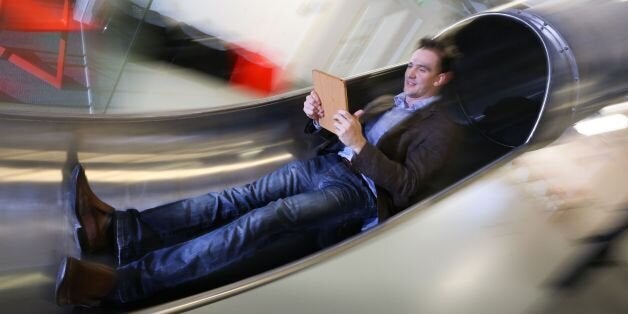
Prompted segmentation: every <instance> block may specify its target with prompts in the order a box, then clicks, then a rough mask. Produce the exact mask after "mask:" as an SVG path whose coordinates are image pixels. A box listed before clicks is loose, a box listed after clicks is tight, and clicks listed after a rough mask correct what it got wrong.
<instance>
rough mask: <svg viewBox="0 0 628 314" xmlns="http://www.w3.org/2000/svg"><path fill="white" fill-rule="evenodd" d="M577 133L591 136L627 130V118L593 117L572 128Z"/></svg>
mask: <svg viewBox="0 0 628 314" xmlns="http://www.w3.org/2000/svg"><path fill="white" fill-rule="evenodd" d="M574 128H575V129H576V130H577V131H578V133H580V134H583V135H586V136H591V135H596V134H602V133H607V132H612V131H617V130H623V129H625V128H628V117H626V116H625V115H623V114H612V115H608V116H601V117H595V118H592V119H586V120H582V121H580V122H578V123H576V125H575V126H574Z"/></svg>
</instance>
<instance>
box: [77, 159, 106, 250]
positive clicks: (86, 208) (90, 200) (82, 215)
mask: <svg viewBox="0 0 628 314" xmlns="http://www.w3.org/2000/svg"><path fill="white" fill-rule="evenodd" d="M72 184H73V186H74V193H75V196H74V212H75V214H76V218H77V219H78V221H79V223H80V224H81V228H79V229H78V230H77V235H78V240H79V245H80V246H81V250H82V251H83V252H88V253H95V252H98V251H101V250H103V249H107V248H110V247H111V243H112V241H111V239H110V237H111V235H110V234H109V233H108V230H109V227H110V225H111V219H112V217H113V211H114V209H113V207H111V206H109V205H108V204H106V203H105V202H103V201H101V200H100V199H99V198H98V197H97V196H96V195H95V194H94V192H92V189H91V188H90V187H89V183H88V182H87V177H86V176H85V170H84V169H83V166H81V165H80V164H77V165H76V166H75V167H74V170H73V171H72Z"/></svg>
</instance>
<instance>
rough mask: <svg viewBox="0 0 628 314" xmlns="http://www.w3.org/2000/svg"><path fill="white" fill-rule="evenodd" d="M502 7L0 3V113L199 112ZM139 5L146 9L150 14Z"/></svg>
mask: <svg viewBox="0 0 628 314" xmlns="http://www.w3.org/2000/svg"><path fill="white" fill-rule="evenodd" d="M505 2H506V1H488V0H485V1H470V0H467V1H452V0H442V1H436V0H434V1H429V0H387V1H381V0H348V1H331V0H277V1H272V2H268V1H246V0H233V1H229V2H225V1H222V0H221V1H219V0H186V1H170V0H3V1H0V29H1V30H0V53H1V58H0V103H1V104H0V105H2V106H1V107H0V110H2V111H4V112H12V111H15V110H17V111H43V112H49V113H55V114H59V115H64V114H67V113H76V112H78V113H147V112H156V111H171V110H188V109H204V108H208V107H216V106H230V105H233V104H237V103H242V102H247V101H251V100H256V99H260V98H264V97H268V96H273V95H278V94H281V93H284V92H287V91H291V90H295V89H300V88H304V87H308V86H310V85H311V70H312V69H322V70H325V71H327V72H330V73H332V74H335V75H337V76H345V77H346V76H351V75H356V74H359V73H364V72H366V71H370V70H373V69H377V68H381V67H384V66H387V65H391V64H397V63H400V62H404V61H405V60H406V59H407V58H408V56H409V55H410V53H411V51H412V50H413V49H414V47H415V44H416V42H417V40H418V39H419V38H420V37H422V36H425V35H433V34H435V33H437V32H438V31H439V30H442V29H443V28H444V27H446V26H448V25H450V24H452V23H453V22H455V21H457V20H459V19H461V18H463V17H464V16H466V15H469V14H472V13H475V12H477V11H479V10H484V9H487V8H490V7H492V6H494V5H498V4H502V3H505ZM147 8H149V9H148V10H147Z"/></svg>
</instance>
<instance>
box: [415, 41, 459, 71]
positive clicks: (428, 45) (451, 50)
mask: <svg viewBox="0 0 628 314" xmlns="http://www.w3.org/2000/svg"><path fill="white" fill-rule="evenodd" d="M417 49H429V50H433V51H435V52H436V53H437V54H438V55H439V56H440V71H441V72H442V73H445V72H449V71H451V66H452V63H453V61H454V59H455V50H456V49H455V47H454V46H453V44H447V43H445V42H443V41H440V40H437V39H434V38H431V37H423V38H421V39H420V40H419V44H418V45H417Z"/></svg>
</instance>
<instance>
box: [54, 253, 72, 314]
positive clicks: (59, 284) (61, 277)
mask: <svg viewBox="0 0 628 314" xmlns="http://www.w3.org/2000/svg"><path fill="white" fill-rule="evenodd" d="M69 263H71V262H70V258H68V257H66V258H64V259H63V260H62V261H61V265H59V270H58V271H57V281H56V283H55V302H56V303H57V305H59V306H62V305H66V304H67V302H63V300H62V297H61V295H60V294H59V292H60V291H61V288H63V286H64V284H65V283H66V277H65V274H66V273H67V271H68V264H69Z"/></svg>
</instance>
